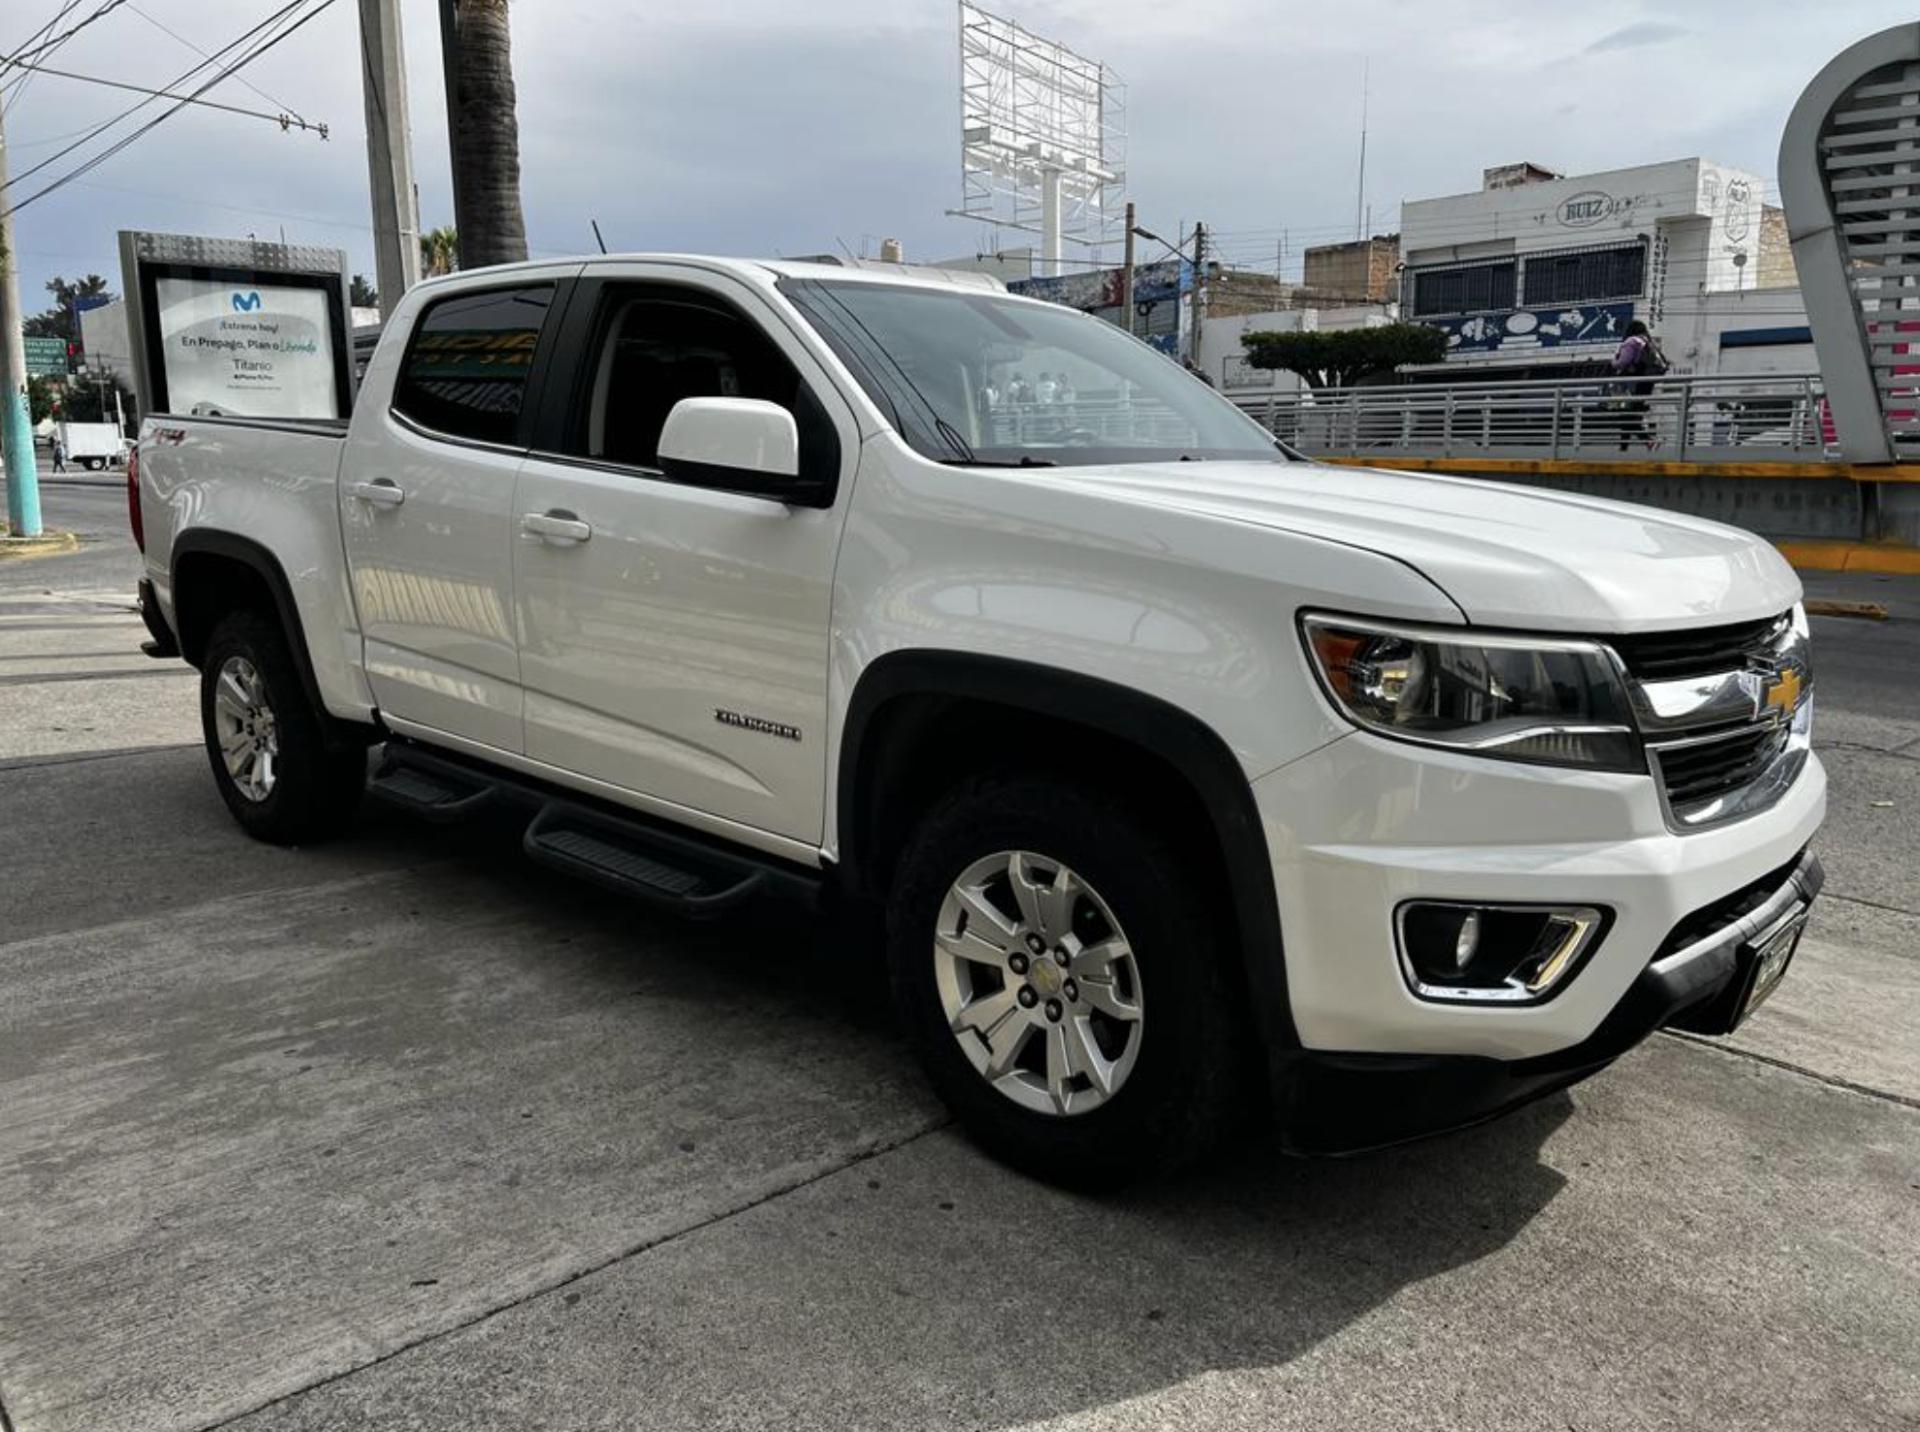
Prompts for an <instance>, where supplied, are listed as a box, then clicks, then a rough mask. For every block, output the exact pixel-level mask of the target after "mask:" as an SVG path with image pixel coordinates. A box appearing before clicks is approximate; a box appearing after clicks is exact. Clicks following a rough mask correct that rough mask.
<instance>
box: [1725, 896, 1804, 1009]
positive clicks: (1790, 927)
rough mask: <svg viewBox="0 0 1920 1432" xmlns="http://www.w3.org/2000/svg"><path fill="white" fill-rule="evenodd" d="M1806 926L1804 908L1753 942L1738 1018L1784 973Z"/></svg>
mask: <svg viewBox="0 0 1920 1432" xmlns="http://www.w3.org/2000/svg"><path fill="white" fill-rule="evenodd" d="M1806 928H1807V912H1806V911H1805V910H1802V911H1800V913H1798V914H1797V915H1793V916H1790V917H1789V918H1788V919H1787V920H1785V921H1784V922H1783V923H1781V924H1779V925H1776V926H1775V927H1774V928H1773V929H1772V930H1770V931H1768V932H1767V934H1765V935H1764V936H1762V937H1761V938H1760V939H1759V941H1757V942H1756V943H1755V945H1754V946H1753V975H1752V978H1751V980H1750V982H1749V983H1748V985H1747V998H1746V1000H1745V1002H1744V1003H1743V1004H1742V1005H1741V1008H1740V1018H1741V1019H1742V1020H1745V1019H1746V1017H1747V1016H1748V1015H1750V1014H1752V1013H1753V1012H1754V1011H1755V1010H1756V1009H1758V1008H1759V1007H1760V1004H1761V1002H1762V1001H1763V1000H1765V999H1766V997H1767V996H1768V995H1770V994H1772V993H1773V991H1774V987H1775V986H1777V985H1778V984H1779V983H1780V979H1781V976H1783V975H1785V974H1786V972H1787V966H1788V965H1789V964H1790V963H1791V962H1792V960H1793V952H1794V951H1795V950H1797V949H1799V948H1800V936H1801V934H1802V933H1803V932H1804V931H1805V930H1806Z"/></svg>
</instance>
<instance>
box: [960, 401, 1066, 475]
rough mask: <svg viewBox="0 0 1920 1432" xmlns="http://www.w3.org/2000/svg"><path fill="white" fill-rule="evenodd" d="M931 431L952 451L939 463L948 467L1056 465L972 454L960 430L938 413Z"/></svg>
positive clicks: (1024, 458) (1037, 459) (1045, 460)
mask: <svg viewBox="0 0 1920 1432" xmlns="http://www.w3.org/2000/svg"><path fill="white" fill-rule="evenodd" d="M933 430H934V431H935V432H936V433H938V434H940V439H941V441H942V442H944V443H946V445H947V446H948V447H950V448H952V449H953V451H954V456H953V457H943V458H941V459H939V461H941V462H943V463H945V464H947V466H949V467H1054V466H1056V464H1055V463H1054V462H1053V461H1051V460H1050V459H1048V458H1044V457H1028V456H1026V455H1025V454H1022V455H1021V458H1020V461H1018V462H994V461H991V460H990V459H987V458H983V457H981V456H980V455H979V454H978V453H976V452H974V450H973V444H972V443H970V442H968V441H967V440H966V439H965V438H964V437H962V436H961V435H960V430H959V429H958V428H956V427H955V426H954V425H953V424H952V423H950V422H948V421H947V420H946V419H945V418H943V417H941V416H940V415H939V414H938V413H935V414H934V415H933Z"/></svg>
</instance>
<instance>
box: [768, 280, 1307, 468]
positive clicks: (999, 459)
mask: <svg viewBox="0 0 1920 1432" xmlns="http://www.w3.org/2000/svg"><path fill="white" fill-rule="evenodd" d="M780 290H781V292H783V293H784V294H786V295H787V297H788V298H790V299H792V300H793V302H794V304H795V305H796V306H797V307H798V308H799V309H800V311H801V313H802V314H804V315H805V316H806V318H807V321H808V322H810V323H811V324H812V325H813V326H814V328H815V329H817V330H818V331H819V333H820V335H821V337H823V338H824V339H825V340H826V341H827V342H828V343H829V344H830V345H831V346H832V347H833V349H834V351H835V352H836V353H838V354H839V355H840V357H841V359H842V360H843V361H844V362H845V363H846V364H847V366H848V367H849V368H850V369H852V370H853V373H854V376H855V377H856V378H858V379H859V381H860V384H861V386H862V387H864V388H865V389H866V391H867V394H868V396H869V397H871V398H872V399H873V400H874V402H876V403H877V404H879V406H880V409H881V411H882V412H885V413H888V414H890V415H891V416H892V419H893V424H894V427H895V428H896V429H898V431H899V433H900V436H901V437H903V438H904V439H906V441H907V442H908V443H909V444H910V445H911V446H912V447H913V448H914V450H915V451H917V452H919V453H921V454H922V455H923V456H926V457H930V458H933V459H934V460H936V461H938V462H949V463H970V464H980V465H1008V466H1051V465H1053V464H1067V463H1074V464H1081V463H1124V462H1170V461H1174V460H1177V459H1186V460H1189V461H1199V460H1203V459H1210V458H1239V459H1242V460H1245V459H1249V458H1251V459H1254V460H1256V461H1260V460H1264V461H1271V462H1278V461H1284V460H1286V459H1288V458H1290V457H1292V456H1293V455H1292V454H1291V453H1289V452H1287V450H1286V449H1285V448H1283V447H1281V445H1280V444H1279V443H1278V442H1276V441H1275V440H1274V438H1273V437H1272V435H1271V434H1269V433H1268V432H1267V431H1266V430H1265V429H1264V428H1262V427H1261V426H1260V425H1259V424H1258V423H1255V422H1254V421H1253V420H1252V419H1251V418H1249V417H1247V416H1246V415H1245V414H1244V413H1242V412H1241V411H1240V410H1239V409H1238V408H1236V407H1234V406H1233V404H1231V403H1229V402H1227V400H1226V399H1224V398H1222V397H1221V396H1220V395H1219V394H1218V393H1216V392H1214V391H1213V389H1211V388H1209V387H1208V386H1207V385H1206V384H1205V383H1203V382H1201V381H1200V380H1199V379H1197V378H1195V377H1194V376H1192V375H1191V374H1189V373H1187V372H1185V371H1184V370H1182V369H1181V368H1180V367H1179V366H1178V365H1177V364H1175V363H1174V362H1172V360H1170V359H1168V358H1166V357H1164V356H1162V355H1161V354H1159V353H1157V352H1155V351H1154V350H1153V349H1152V348H1149V347H1148V346H1147V345H1146V344H1144V343H1141V342H1139V341H1138V340H1136V339H1134V338H1130V337H1128V336H1127V335H1126V334H1124V333H1122V332H1121V331H1120V330H1119V329H1117V328H1115V327H1114V326H1113V325H1112V324H1110V323H1106V322H1103V321H1102V320H1100V319H1097V318H1093V317H1090V316H1089V315H1087V314H1083V313H1077V312H1075V311H1074V310H1072V309H1070V308H1060V307H1056V306H1054V305H1051V304H1045V303H1036V302H1030V301H1025V300H1020V299H1012V298H1000V297H995V296H993V295H991V294H983V293H967V292H957V291H955V292H949V291H943V290H939V289H927V288H905V287H900V286H897V285H894V284H880V283H858V282H854V283H834V282H820V281H817V280H812V279H806V280H801V279H788V280H785V281H783V282H782V283H781V284H780Z"/></svg>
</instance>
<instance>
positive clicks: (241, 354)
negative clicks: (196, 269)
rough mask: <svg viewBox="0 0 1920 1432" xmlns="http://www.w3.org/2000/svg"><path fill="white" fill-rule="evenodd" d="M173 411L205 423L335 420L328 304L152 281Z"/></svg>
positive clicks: (229, 287) (313, 294)
mask: <svg viewBox="0 0 1920 1432" xmlns="http://www.w3.org/2000/svg"><path fill="white" fill-rule="evenodd" d="M154 302H155V307H156V308H157V310H158V316H159V320H160V322H159V330H160V355H159V357H160V362H161V364H162V366H163V367H164V369H165V372H166V394H167V406H168V408H169V409H171V410H172V411H173V412H176V413H193V414H197V415H199V416H202V417H270V418H338V417H342V416H344V414H342V413H341V411H340V397H339V389H338V386H337V384H336V382H335V373H336V366H337V363H338V358H337V356H336V355H335V353H334V351H333V329H332V324H331V320H330V318H329V315H328V311H327V295H326V294H325V293H324V292H322V291H321V290H319V289H315V288H311V287H298V288H296V287H292V286H288V285H278V284H272V283H258V284H253V283H247V284H238V285H236V284H233V283H227V282H222V281H220V280H217V279H204V278H173V277H166V276H161V277H159V278H157V279H155V281H154Z"/></svg>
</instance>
